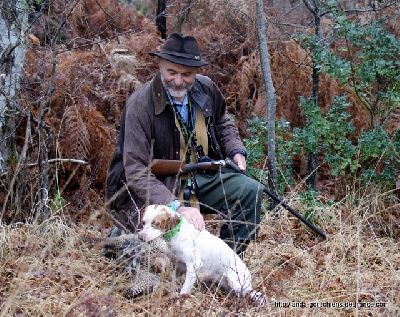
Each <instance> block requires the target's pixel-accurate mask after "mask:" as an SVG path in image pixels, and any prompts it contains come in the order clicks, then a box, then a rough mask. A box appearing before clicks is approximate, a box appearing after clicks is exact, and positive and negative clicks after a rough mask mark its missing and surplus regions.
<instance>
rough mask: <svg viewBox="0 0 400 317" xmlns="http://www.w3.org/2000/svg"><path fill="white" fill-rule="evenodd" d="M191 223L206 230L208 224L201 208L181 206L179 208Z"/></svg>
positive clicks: (199, 228) (198, 228)
mask: <svg viewBox="0 0 400 317" xmlns="http://www.w3.org/2000/svg"><path fill="white" fill-rule="evenodd" d="M177 211H178V212H179V213H180V214H181V215H182V216H183V217H184V218H185V219H186V220H187V221H188V222H189V223H191V224H192V225H194V226H195V227H196V229H197V230H200V231H201V230H204V228H205V227H206V224H205V222H204V218H203V216H202V215H201V213H200V210H198V209H197V208H194V207H185V206H180V207H179V208H178V210H177Z"/></svg>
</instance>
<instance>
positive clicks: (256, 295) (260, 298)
mask: <svg viewBox="0 0 400 317" xmlns="http://www.w3.org/2000/svg"><path fill="white" fill-rule="evenodd" d="M249 297H250V299H251V300H252V301H253V302H254V303H255V304H256V305H257V306H264V305H265V303H266V301H267V299H268V298H267V296H266V295H264V294H263V293H261V292H257V291H256V290H252V291H251V292H250V293H249Z"/></svg>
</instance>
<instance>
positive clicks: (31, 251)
mask: <svg viewBox="0 0 400 317" xmlns="http://www.w3.org/2000/svg"><path fill="white" fill-rule="evenodd" d="M354 196H355V195H353V196H350V195H349V196H348V198H347V199H345V200H343V201H342V202H341V203H338V204H336V205H334V206H330V207H326V208H321V209H320V210H319V211H318V213H319V214H320V215H321V217H319V219H318V221H317V224H318V226H319V227H321V228H322V229H323V230H324V231H325V232H327V233H328V239H327V241H322V240H321V238H318V237H316V236H314V235H313V234H312V233H311V232H309V231H308V230H307V228H306V227H305V226H304V225H303V224H301V223H300V222H299V221H298V220H297V219H296V218H294V217H293V216H291V215H290V214H287V213H286V212H282V215H281V217H279V218H276V217H273V216H271V215H267V216H266V217H265V218H264V219H263V222H262V227H261V232H260V236H259V239H258V241H256V242H255V243H252V244H251V245H250V247H249V249H248V251H247V252H246V256H245V259H244V260H245V262H246V263H247V264H248V265H249V268H250V270H251V272H252V274H253V277H254V286H256V288H259V289H260V290H262V291H264V292H265V293H266V294H267V295H268V296H270V297H275V298H276V299H277V300H278V302H279V303H281V304H282V305H283V304H284V303H290V305H291V306H293V305H301V303H304V305H305V306H306V307H303V308H301V307H289V308H283V307H276V305H275V304H274V303H268V304H267V305H266V306H265V307H263V308H260V309H257V308H255V307H252V306H250V305H248V304H246V303H245V302H243V301H238V300H237V299H236V298H234V297H229V296H226V295H225V294H223V293H221V292H219V291H218V290H215V289H206V288H205V287H197V288H196V289H195V290H194V291H193V293H192V296H190V297H184V298H177V297H176V296H175V295H174V294H175V292H174V290H173V288H171V283H172V281H171V280H170V279H169V278H167V277H165V279H164V282H163V284H162V287H161V288H160V289H159V290H158V291H157V292H156V293H154V294H151V295H149V296H143V297H141V298H137V299H134V300H127V299H125V298H124V297H123V295H122V294H123V290H124V287H125V285H126V283H127V279H128V276H127V275H126V274H125V272H124V270H122V269H121V268H118V267H117V266H116V263H115V262H114V261H112V260H107V259H106V258H104V257H102V256H101V255H100V254H99V252H98V250H97V249H90V248H88V245H86V244H85V243H84V242H83V241H82V239H81V237H82V235H85V234H93V235H101V234H103V233H101V232H100V231H101V228H100V227H101V226H99V223H98V222H96V221H98V217H92V218H89V220H88V221H87V223H86V224H85V225H80V226H79V227H72V226H67V225H66V224H65V223H64V222H65V221H63V220H62V219H61V218H60V217H53V218H51V219H49V220H48V221H46V222H45V223H42V224H40V225H28V224H22V223H19V224H14V225H7V226H6V225H3V226H1V227H0V260H1V268H0V305H1V309H0V311H1V313H0V316H1V317H3V316H70V317H71V316H395V315H398V314H399V313H400V308H399V303H400V292H399V291H400V271H399V270H400V254H399V235H398V234H396V233H397V232H398V231H397V230H398V222H396V223H395V224H393V225H390V224H389V223H388V221H386V220H385V219H386V217H387V215H388V214H390V215H392V217H397V219H398V218H399V211H398V210H399V205H398V202H396V200H395V199H394V198H393V197H390V195H388V194H387V195H378V193H375V195H372V194H371V193H369V194H368V195H367V196H365V197H364V199H362V198H361V199H359V200H356V199H354ZM350 197H351V198H350ZM289 204H290V205H291V206H293V207H294V208H296V209H297V210H299V211H301V210H302V206H301V204H300V203H299V201H298V199H297V198H296V196H295V198H293V199H292V200H291V201H290V202H289ZM396 204H397V205H396ZM371 206H375V207H374V210H373V212H372V211H371ZM396 226H397V227H396ZM103 229H104V228H103ZM390 235H392V237H390ZM355 302H362V303H368V304H369V303H372V304H376V303H385V304H386V307H384V308H378V307H359V308H357V309H356V308H351V309H345V308H325V307H319V308H311V307H310V306H311V303H318V304H319V305H326V304H327V303H331V304H336V305H340V304H342V305H344V304H345V303H355Z"/></svg>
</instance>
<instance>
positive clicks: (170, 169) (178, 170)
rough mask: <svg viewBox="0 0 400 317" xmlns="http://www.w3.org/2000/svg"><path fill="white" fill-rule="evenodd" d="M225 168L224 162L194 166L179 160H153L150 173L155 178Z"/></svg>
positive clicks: (203, 163)
mask: <svg viewBox="0 0 400 317" xmlns="http://www.w3.org/2000/svg"><path fill="white" fill-rule="evenodd" d="M223 166H225V161H222V160H221V161H211V162H201V163H195V164H185V163H184V162H182V161H179V160H161V159H154V160H153V161H152V162H151V172H152V173H153V174H154V175H156V176H157V177H160V176H161V177H162V176H170V175H178V174H187V173H190V172H193V171H196V170H212V171H217V170H219V169H220V168H221V167H223Z"/></svg>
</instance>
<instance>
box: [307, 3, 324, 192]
mask: <svg viewBox="0 0 400 317" xmlns="http://www.w3.org/2000/svg"><path fill="white" fill-rule="evenodd" d="M304 4H305V6H306V7H307V9H308V10H310V12H311V13H312V15H313V16H314V24H315V41H316V42H318V45H320V44H321V40H322V28H321V16H320V11H319V7H318V5H317V3H316V2H315V1H314V0H304ZM312 70H313V73H312V93H311V99H312V100H313V102H314V103H315V105H316V106H318V94H319V74H320V70H319V66H318V65H316V63H314V62H313V63H312ZM317 154H318V153H308V155H307V167H306V173H307V175H306V185H307V188H311V189H315V188H316V187H317V168H318V162H317Z"/></svg>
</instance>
